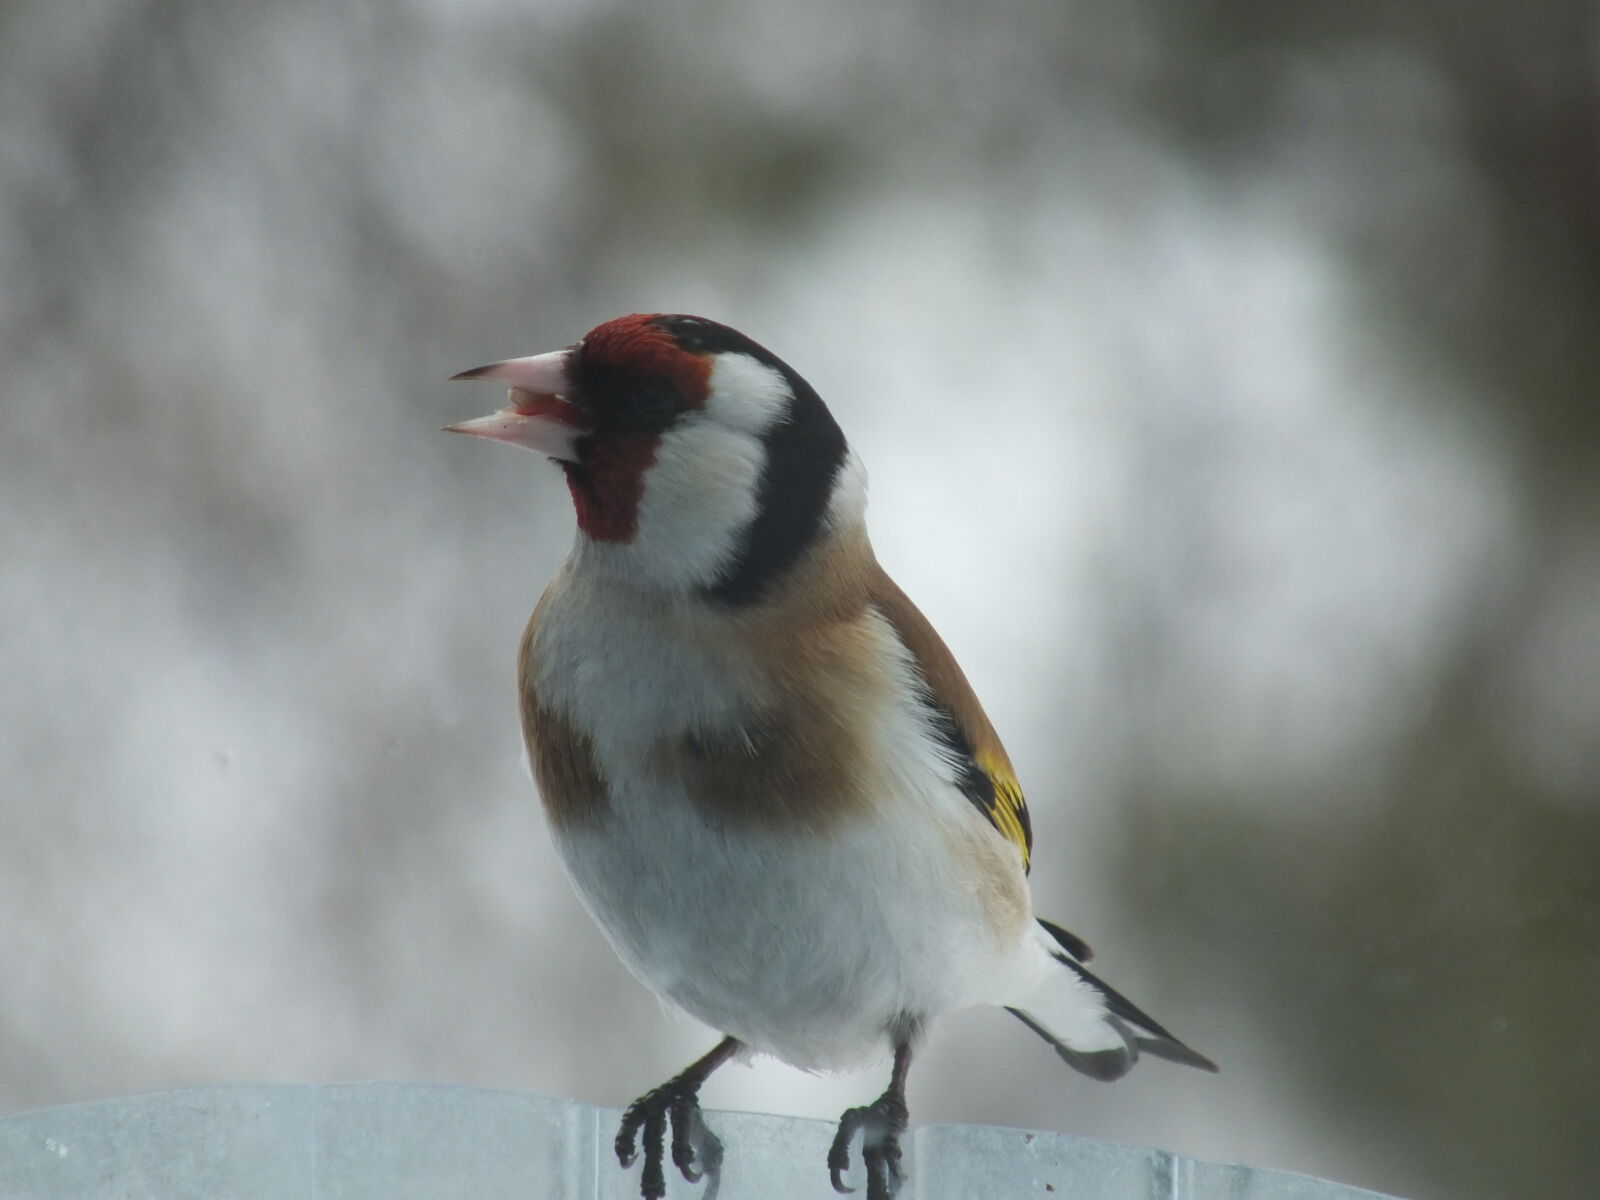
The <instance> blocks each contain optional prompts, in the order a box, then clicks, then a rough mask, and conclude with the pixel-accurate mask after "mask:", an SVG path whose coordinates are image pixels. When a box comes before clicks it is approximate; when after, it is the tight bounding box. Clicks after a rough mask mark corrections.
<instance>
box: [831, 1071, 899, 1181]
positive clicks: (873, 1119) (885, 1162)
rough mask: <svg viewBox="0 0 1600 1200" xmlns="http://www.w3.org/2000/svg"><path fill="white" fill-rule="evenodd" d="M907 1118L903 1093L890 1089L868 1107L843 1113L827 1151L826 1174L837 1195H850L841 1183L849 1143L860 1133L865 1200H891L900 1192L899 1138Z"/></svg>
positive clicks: (847, 1160)
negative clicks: (864, 1173) (845, 1193)
mask: <svg viewBox="0 0 1600 1200" xmlns="http://www.w3.org/2000/svg"><path fill="white" fill-rule="evenodd" d="M909 1119H910V1114H909V1113H908V1112H907V1111H906V1098H905V1094H904V1092H902V1091H898V1090H896V1089H895V1088H890V1089H889V1090H888V1091H887V1092H885V1093H884V1094H883V1095H881V1096H879V1097H878V1098H877V1099H876V1100H874V1101H873V1102H872V1103H871V1104H868V1105H866V1106H864V1107H862V1108H852V1109H847V1110H846V1111H845V1114H844V1116H842V1117H840V1118H839V1132H838V1133H836V1134H834V1135H833V1146H832V1147H831V1148H830V1149H829V1150H828V1174H829V1175H830V1176H831V1177H832V1179H833V1190H834V1191H836V1192H853V1191H855V1189H854V1188H852V1187H848V1186H846V1184H845V1181H844V1173H845V1171H846V1170H848V1169H849V1166H850V1143H851V1142H852V1141H853V1140H854V1139H855V1136H856V1132H857V1131H858V1130H859V1131H860V1133H861V1162H862V1164H863V1165H864V1166H865V1167H866V1169H867V1200H890V1198H891V1197H892V1196H893V1195H894V1194H895V1192H897V1191H898V1190H899V1188H900V1180H901V1178H902V1176H901V1173H900V1135H901V1134H902V1133H904V1132H905V1131H906V1122H907V1121H908V1120H909Z"/></svg>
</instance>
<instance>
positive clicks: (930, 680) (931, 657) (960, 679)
mask: <svg viewBox="0 0 1600 1200" xmlns="http://www.w3.org/2000/svg"><path fill="white" fill-rule="evenodd" d="M873 567H874V570H873V572H872V574H871V576H870V578H869V580H868V594H869V596H870V597H871V603H872V605H873V607H875V608H876V609H877V610H878V611H879V612H881V613H883V615H884V616H885V617H887V618H888V620H889V623H890V624H891V625H893V626H894V629H895V632H896V633H898V634H899V635H900V640H901V641H902V642H903V643H905V647H906V649H907V650H909V651H910V652H911V657H912V659H913V660H914V661H915V662H916V664H917V670H918V671H919V672H920V673H921V675H922V679H923V681H924V682H925V683H926V684H927V687H928V694H929V698H930V699H931V700H932V701H933V703H934V704H935V705H937V706H938V707H939V708H940V709H942V710H943V711H944V713H945V714H946V715H947V716H948V717H949V720H950V724H951V725H952V726H953V732H954V734H955V736H954V737H953V738H951V739H950V741H951V742H952V747H951V748H952V750H954V751H956V752H957V753H963V752H964V755H965V756H967V757H968V762H967V763H965V764H964V766H965V767H966V768H967V771H968V779H967V780H965V781H964V783H963V787H962V790H963V791H965V792H966V793H967V797H968V799H970V800H972V802H973V803H974V804H975V805H976V806H977V807H978V808H979V809H980V810H981V811H982V812H983V815H984V816H985V817H987V818H988V820H989V823H990V824H991V825H993V826H994V827H995V828H996V829H997V830H999V832H1000V833H1001V834H1002V835H1003V836H1004V837H1005V838H1006V840H1008V841H1010V842H1011V843H1012V844H1013V845H1015V846H1016V848H1017V850H1018V852H1019V853H1020V854H1021V855H1022V865H1023V866H1024V867H1026V866H1028V860H1029V857H1030V856H1031V854H1032V853H1033V829H1032V826H1031V824H1030V822H1029V820H1028V806H1027V802H1026V801H1025V800H1024V799H1023V796H1022V788H1021V786H1020V785H1019V784H1018V783H1017V776H1016V772H1015V771H1014V770H1013V769H1012V766H1011V758H1010V756H1009V755H1007V754H1006V748H1005V747H1004V746H1003V745H1002V744H1001V742H1000V735H999V734H997V733H996V732H995V729H994V726H993V725H991V724H990V723H989V718H988V715H987V714H985V712H984V711H983V706H982V705H981V704H979V703H978V697H977V694H976V693H975V692H973V690H972V685H971V684H970V683H968V682H967V677H966V675H965V674H963V673H962V670H961V666H960V664H959V663H957V662H956V658H955V655H953V654H951V653H950V649H949V647H947V646H946V645H945V644H944V640H943V639H942V638H940V636H939V634H938V632H937V631H936V630H935V629H934V628H933V625H932V624H931V623H930V622H929V621H928V618H927V617H925V616H923V615H922V612H921V610H919V609H918V608H917V606H916V605H915V604H913V603H912V602H911V598H910V597H909V596H907V595H906V594H905V593H904V592H903V591H901V590H900V587H899V585H898V584H896V583H895V581H894V580H893V579H891V578H889V574H888V572H886V571H885V570H884V569H883V568H882V567H881V566H878V564H877V563H876V562H874V563H873Z"/></svg>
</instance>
